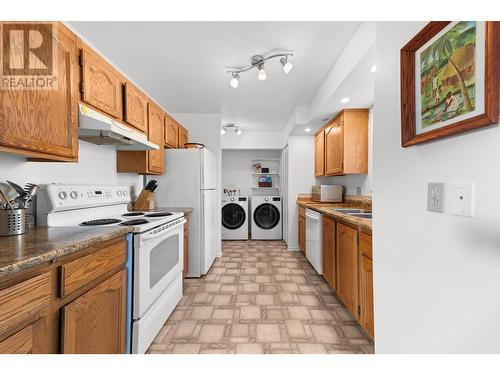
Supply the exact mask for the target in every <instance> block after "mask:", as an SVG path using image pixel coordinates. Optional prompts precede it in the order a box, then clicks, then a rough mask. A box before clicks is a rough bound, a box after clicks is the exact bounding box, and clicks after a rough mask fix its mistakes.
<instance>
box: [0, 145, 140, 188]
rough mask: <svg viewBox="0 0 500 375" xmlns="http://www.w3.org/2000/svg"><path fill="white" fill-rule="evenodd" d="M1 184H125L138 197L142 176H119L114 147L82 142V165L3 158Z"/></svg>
mask: <svg viewBox="0 0 500 375" xmlns="http://www.w3.org/2000/svg"><path fill="white" fill-rule="evenodd" d="M0 180H2V181H5V180H10V181H14V182H16V183H18V184H19V185H22V186H24V184H25V183H27V182H33V183H35V184H49V183H64V184H107V185H115V184H123V185H127V186H130V187H131V188H132V193H133V194H138V192H139V191H140V189H141V188H142V176H138V175H137V174H133V173H117V172H116V151H115V149H114V148H113V147H112V146H97V145H94V144H92V143H88V142H84V141H80V142H79V152H78V163H62V162H29V161H26V159H25V158H23V157H19V156H12V155H7V154H0Z"/></svg>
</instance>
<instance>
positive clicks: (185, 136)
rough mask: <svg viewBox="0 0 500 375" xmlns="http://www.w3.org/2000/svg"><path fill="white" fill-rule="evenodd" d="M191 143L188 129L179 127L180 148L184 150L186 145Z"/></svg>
mask: <svg viewBox="0 0 500 375" xmlns="http://www.w3.org/2000/svg"><path fill="white" fill-rule="evenodd" d="M188 142H189V133H188V131H187V129H186V128H184V127H183V126H179V142H178V143H179V144H178V145H177V147H178V148H184V145H185V144H186V143H188Z"/></svg>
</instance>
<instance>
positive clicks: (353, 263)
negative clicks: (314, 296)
mask: <svg viewBox="0 0 500 375" xmlns="http://www.w3.org/2000/svg"><path fill="white" fill-rule="evenodd" d="M336 243H337V248H336V250H337V294H338V296H339V297H340V299H341V300H342V302H344V304H345V305H346V306H347V308H348V309H349V310H350V311H351V312H352V314H353V315H354V316H355V317H357V316H358V313H357V310H358V231H357V230H356V229H354V228H351V227H349V226H347V225H344V224H340V223H337V240H336Z"/></svg>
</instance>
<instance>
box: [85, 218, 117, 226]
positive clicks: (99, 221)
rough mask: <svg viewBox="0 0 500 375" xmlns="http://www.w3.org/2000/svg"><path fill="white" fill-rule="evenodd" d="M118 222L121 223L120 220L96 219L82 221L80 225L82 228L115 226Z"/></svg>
mask: <svg viewBox="0 0 500 375" xmlns="http://www.w3.org/2000/svg"><path fill="white" fill-rule="evenodd" d="M119 222H121V220H118V219H97V220H89V221H84V222H83V223H81V224H80V225H83V226H93V225H107V224H116V223H119Z"/></svg>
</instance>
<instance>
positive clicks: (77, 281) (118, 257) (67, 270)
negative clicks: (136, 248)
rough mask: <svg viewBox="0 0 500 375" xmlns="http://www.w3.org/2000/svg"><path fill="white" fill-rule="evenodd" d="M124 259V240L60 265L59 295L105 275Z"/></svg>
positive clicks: (62, 295) (68, 292) (121, 263)
mask: <svg viewBox="0 0 500 375" xmlns="http://www.w3.org/2000/svg"><path fill="white" fill-rule="evenodd" d="M125 261H126V246H125V241H121V242H119V243H116V244H113V245H111V246H109V247H107V248H105V249H102V250H98V251H97V252H95V253H92V254H89V255H87V256H84V257H82V258H79V259H77V260H74V261H72V262H69V263H67V264H64V265H63V266H61V291H60V296H61V297H64V296H67V295H68V294H71V293H73V292H74V291H76V290H78V289H80V288H81V287H83V286H85V285H86V284H88V283H89V282H91V281H93V280H95V279H97V278H98V277H101V276H103V275H105V274H106V273H107V272H109V271H111V270H113V269H114V268H116V267H119V266H120V265H124V264H125Z"/></svg>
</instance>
